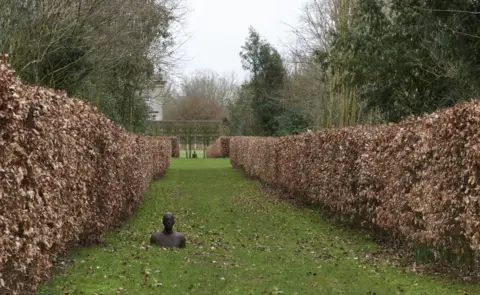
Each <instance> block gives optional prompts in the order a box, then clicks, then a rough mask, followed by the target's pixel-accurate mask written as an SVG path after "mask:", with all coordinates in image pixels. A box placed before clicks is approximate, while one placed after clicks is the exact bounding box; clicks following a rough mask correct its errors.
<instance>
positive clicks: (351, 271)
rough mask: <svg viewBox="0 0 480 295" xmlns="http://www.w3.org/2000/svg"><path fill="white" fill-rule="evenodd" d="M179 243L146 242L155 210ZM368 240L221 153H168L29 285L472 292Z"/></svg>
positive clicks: (77, 290)
mask: <svg viewBox="0 0 480 295" xmlns="http://www.w3.org/2000/svg"><path fill="white" fill-rule="evenodd" d="M166 211H171V212H173V213H174V214H175V215H176V222H177V224H176V225H175V228H174V229H175V230H176V231H179V232H182V233H184V234H185V235H186V237H187V249H184V250H164V249H161V248H159V247H151V246H150V245H149V244H148V242H149V237H150V234H151V233H152V232H153V231H158V230H161V228H162V224H161V218H162V215H163V213H164V212H166ZM375 248H376V245H375V244H374V243H373V242H372V241H371V240H370V239H369V237H368V236H365V234H364V233H363V234H362V233H356V232H355V231H351V230H342V229H339V228H337V227H335V226H332V225H331V224H329V223H328V222H325V221H322V220H321V219H320V216H319V213H318V212H315V211H314V210H307V209H297V208H294V207H293V206H292V205H290V204H288V203H285V202H281V201H275V200H273V199H272V198H270V197H266V196H264V195H263V194H262V193H261V191H260V190H259V185H258V184H257V182H255V181H251V180H247V179H245V178H244V177H243V174H242V173H241V172H240V171H238V170H234V169H232V168H231V167H230V165H229V162H228V160H227V159H206V160H204V159H197V160H193V159H173V162H172V166H171V168H170V170H169V172H168V174H167V176H166V177H165V178H164V179H162V180H160V181H157V182H154V183H153V184H152V185H151V187H150V189H149V191H148V192H147V194H146V199H145V203H144V204H143V205H142V206H141V207H140V208H139V210H138V214H137V215H136V216H134V217H133V218H131V219H130V220H129V221H128V222H127V223H126V224H125V225H124V226H123V227H122V228H121V229H120V230H119V231H116V232H112V233H109V234H107V235H106V241H105V244H104V245H99V246H95V247H90V248H86V249H77V250H72V253H71V258H72V259H73V261H74V262H73V263H72V264H70V265H69V266H68V267H66V269H65V270H62V271H59V274H57V275H56V276H55V278H54V279H53V280H51V281H50V282H49V283H48V284H47V285H45V286H42V287H41V288H40V290H39V292H38V294H41V295H47V294H48V295H52V294H132V295H134V294H327V295H328V294H356V295H360V294H364V295H367V294H368V295H373V294H376V295H383V294H385V295H390V294H434V295H440V294H480V286H474V285H470V286H469V285H463V284H452V283H447V282H441V281H436V280H435V279H434V278H432V277H423V276H420V275H415V274H412V273H405V272H403V271H401V270H397V269H395V268H393V267H391V266H389V265H387V264H386V263H381V262H378V261H377V262H374V261H372V260H371V259H368V258H366V254H365V253H367V252H368V251H374V250H375Z"/></svg>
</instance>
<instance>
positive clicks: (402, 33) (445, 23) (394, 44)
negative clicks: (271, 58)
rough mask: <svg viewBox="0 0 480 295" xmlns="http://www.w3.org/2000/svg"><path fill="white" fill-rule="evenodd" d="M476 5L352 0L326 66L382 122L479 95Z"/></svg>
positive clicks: (479, 40)
mask: <svg viewBox="0 0 480 295" xmlns="http://www.w3.org/2000/svg"><path fill="white" fill-rule="evenodd" d="M479 9H480V3H479V2H478V1H473V0H458V1H435V0H433V1H430V0H429V1H426V0H417V1H400V0H395V1H391V2H390V3H386V2H384V1H380V0H361V1H360V0H359V1H358V5H357V6H356V9H355V11H354V13H353V14H352V29H351V30H350V32H349V34H345V35H339V34H336V35H334V36H333V37H334V38H333V41H332V43H331V47H332V50H331V51H330V53H329V54H328V56H327V57H326V59H325V58H323V59H324V60H328V63H329V64H330V66H331V67H334V68H342V69H346V71H347V72H346V73H347V74H346V75H344V76H342V77H341V80H342V81H343V83H347V84H349V85H351V86H353V87H356V88H357V89H358V92H359V94H360V96H361V99H362V100H363V101H365V102H366V103H367V105H368V107H369V108H379V109H380V110H381V112H382V113H383V114H384V116H385V118H386V119H387V120H388V121H398V120H400V119H402V118H403V117H405V116H409V115H421V114H423V113H426V112H432V111H435V110H437V109H439V108H444V107H450V106H453V105H454V104H455V103H457V102H458V101H461V100H465V99H469V98H472V97H475V96H477V95H478V91H479V90H480V87H479V86H478V83H477V81H478V79H479V78H480V76H479V75H480V70H479V68H480V64H479V63H480V60H478V59H476V58H472V57H475V56H477V55H478V52H479V50H480V19H479V18H478V15H477V14H476V13H473V12H477V11H479Z"/></svg>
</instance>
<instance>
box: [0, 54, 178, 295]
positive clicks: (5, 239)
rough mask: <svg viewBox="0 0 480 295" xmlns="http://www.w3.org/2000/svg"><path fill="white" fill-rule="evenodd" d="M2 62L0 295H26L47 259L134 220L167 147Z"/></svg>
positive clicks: (162, 168) (163, 165)
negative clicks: (25, 79)
mask: <svg viewBox="0 0 480 295" xmlns="http://www.w3.org/2000/svg"><path fill="white" fill-rule="evenodd" d="M5 59H6V58H5V57H2V61H1V62H0V232H1V234H0V294H29V293H32V292H34V291H35V288H36V285H37V284H38V282H39V281H40V280H41V279H44V278H45V277H46V276H47V275H48V273H49V270H50V268H51V266H52V259H53V258H54V256H55V255H56V254H58V253H60V252H62V251H64V250H66V248H67V247H69V246H71V245H72V244H74V243H77V242H81V243H88V242H92V241H95V240H97V239H98V238H99V237H100V236H101V235H102V233H104V232H105V231H107V230H108V229H111V228H112V227H114V226H116V225H118V224H119V223H120V222H121V221H122V220H124V219H126V218H127V217H129V216H130V215H132V214H133V212H134V210H135V208H136V206H137V205H138V204H139V203H140V202H142V199H143V193H144V192H145V190H146V188H147V186H148V185H149V183H150V181H151V180H152V178H153V177H161V176H162V175H163V174H164V173H165V172H166V170H167V168H168V166H169V164H170V156H171V141H170V140H169V139H164V138H156V137H146V136H137V135H134V134H128V133H127V132H125V131H124V130H123V129H121V128H120V127H118V126H116V125H115V124H114V123H112V122H111V121H110V120H109V119H107V118H106V117H105V116H104V115H102V114H101V113H99V112H97V111H96V109H95V108H94V107H92V106H90V105H88V104H87V103H86V102H84V101H82V100H78V99H71V98H68V97H67V96H66V94H65V93H64V92H59V91H54V90H50V89H45V88H41V87H36V86H27V85H23V84H22V83H21V82H20V81H19V80H18V79H17V78H16V77H15V76H14V74H13V72H12V71H10V70H9V69H8V67H7V65H6V61H5Z"/></svg>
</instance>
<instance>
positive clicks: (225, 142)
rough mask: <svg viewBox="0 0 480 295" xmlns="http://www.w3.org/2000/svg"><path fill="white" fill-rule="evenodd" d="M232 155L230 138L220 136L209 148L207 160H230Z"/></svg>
mask: <svg viewBox="0 0 480 295" xmlns="http://www.w3.org/2000/svg"><path fill="white" fill-rule="evenodd" d="M229 153H230V137H229V136H220V137H219V138H218V139H217V140H215V141H214V142H213V143H212V144H211V145H209V146H208V147H207V158H228V156H229Z"/></svg>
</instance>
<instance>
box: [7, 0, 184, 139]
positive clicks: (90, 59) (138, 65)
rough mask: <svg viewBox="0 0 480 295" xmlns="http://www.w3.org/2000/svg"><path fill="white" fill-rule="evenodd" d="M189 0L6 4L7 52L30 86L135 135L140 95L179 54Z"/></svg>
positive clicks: (143, 111)
mask: <svg viewBox="0 0 480 295" xmlns="http://www.w3.org/2000/svg"><path fill="white" fill-rule="evenodd" d="M182 3H183V0H158V1H153V0H126V1H123V0H122V1H120V0H112V1H103V0H92V1H73V0H66V1H53V0H43V1H16V0H4V1H3V3H2V10H0V28H1V30H2V34H0V51H1V52H3V53H9V54H10V62H11V63H12V65H13V67H14V68H15V69H16V71H17V73H18V74H19V75H20V76H21V77H22V78H23V79H24V80H25V81H26V82H28V83H30V84H39V85H42V86H47V87H51V88H56V89H65V90H67V92H68V93H69V95H70V96H76V97H82V98H85V99H87V100H89V101H90V102H91V103H92V104H94V105H96V106H98V107H99V109H100V110H102V111H103V112H105V113H106V114H107V115H108V116H109V117H110V118H112V119H113V120H115V121H117V122H118V123H120V124H122V125H123V126H125V127H126V128H128V129H131V130H138V128H140V127H141V125H142V122H143V121H144V120H145V118H146V116H147V113H148V109H147V107H146V106H145V104H144V102H143V101H142V100H141V98H139V97H138V96H137V95H136V93H137V92H138V90H140V89H141V88H142V85H144V84H145V83H147V82H148V81H149V79H150V78H151V76H152V75H153V74H159V73H161V72H162V71H165V70H166V69H167V68H168V62H169V58H170V57H172V55H173V54H175V48H176V47H175V42H176V39H175V38H176V37H175V35H174V34H173V33H174V32H173V30H174V29H175V27H176V23H178V22H180V21H181V20H182V17H183V15H184V10H185V8H184V7H183V5H182Z"/></svg>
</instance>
